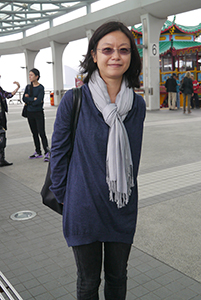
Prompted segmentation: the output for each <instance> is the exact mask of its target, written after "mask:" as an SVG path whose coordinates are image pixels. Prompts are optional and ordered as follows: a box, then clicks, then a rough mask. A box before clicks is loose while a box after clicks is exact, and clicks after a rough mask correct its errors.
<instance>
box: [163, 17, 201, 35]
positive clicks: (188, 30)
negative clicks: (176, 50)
mask: <svg viewBox="0 0 201 300" xmlns="http://www.w3.org/2000/svg"><path fill="white" fill-rule="evenodd" d="M172 26H175V27H176V28H177V29H178V30H179V31H181V32H183V33H196V32H198V31H200V30H201V23H200V24H198V25H196V26H183V25H180V24H177V23H174V20H173V21H172V22H171V21H169V20H167V21H166V22H165V24H164V25H163V27H162V29H161V33H163V32H165V31H167V30H168V29H169V28H171V27H172Z"/></svg>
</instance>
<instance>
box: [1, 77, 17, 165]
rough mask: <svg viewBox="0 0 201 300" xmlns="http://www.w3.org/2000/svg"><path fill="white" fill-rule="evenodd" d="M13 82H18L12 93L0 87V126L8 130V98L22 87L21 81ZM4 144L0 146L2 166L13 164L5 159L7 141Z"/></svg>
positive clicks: (15, 82)
mask: <svg viewBox="0 0 201 300" xmlns="http://www.w3.org/2000/svg"><path fill="white" fill-rule="evenodd" d="M13 83H14V84H17V88H16V89H15V90H14V91H13V92H11V93H9V92H6V91H4V90H3V89H2V87H0V128H2V129H4V130H5V131H6V130H7V119H6V113H7V112H8V105H7V102H6V99H9V98H12V97H13V96H14V95H15V94H16V93H17V91H18V90H19V88H20V84H19V82H17V81H14V82H13ZM5 139H6V137H5ZM3 146H4V147H1V148H0V167H5V166H11V165H12V164H13V163H9V162H8V161H6V160H5V148H6V142H5V144H4V145H3Z"/></svg>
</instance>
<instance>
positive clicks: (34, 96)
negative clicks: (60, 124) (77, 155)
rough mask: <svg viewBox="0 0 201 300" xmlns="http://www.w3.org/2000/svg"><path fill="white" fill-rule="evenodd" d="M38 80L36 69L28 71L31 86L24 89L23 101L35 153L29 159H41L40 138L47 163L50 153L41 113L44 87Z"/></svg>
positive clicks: (42, 112) (38, 73)
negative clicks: (25, 106)
mask: <svg viewBox="0 0 201 300" xmlns="http://www.w3.org/2000/svg"><path fill="white" fill-rule="evenodd" d="M39 78H40V72H39V70H38V69H35V68H34V69H32V70H30V72H29V80H30V83H31V84H28V85H27V86H26V88H25V91H24V95H23V101H24V102H25V103H26V104H27V118H28V123H29V127H30V129H31V132H32V135H33V140H34V145H35V152H34V154H33V155H31V156H30V157H29V158H30V159H34V158H41V157H43V155H42V152H41V146H40V140H39V136H40V138H41V141H42V145H43V149H44V153H45V158H44V161H45V162H47V161H49V157H50V153H49V148H48V141H47V137H46V133H45V118H44V111H43V104H44V101H43V99H44V86H43V85H42V84H40V83H39V82H38V80H39Z"/></svg>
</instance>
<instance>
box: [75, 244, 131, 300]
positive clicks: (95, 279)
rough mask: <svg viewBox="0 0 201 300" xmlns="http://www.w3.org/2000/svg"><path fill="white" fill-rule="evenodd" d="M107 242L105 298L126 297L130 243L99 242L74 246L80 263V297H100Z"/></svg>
mask: <svg viewBox="0 0 201 300" xmlns="http://www.w3.org/2000/svg"><path fill="white" fill-rule="evenodd" d="M103 245H104V272H105V287H104V293H105V299H106V300H125V299H126V289H127V262H128V257H129V253H130V249H131V245H130V244H124V243H111V242H107V243H101V242H95V243H92V244H89V245H82V246H76V247H73V252H74V256H75V261H76V264H77V275H78V278H77V300H98V299H99V296H98V289H99V285H100V282H101V279H100V275H101V268H102V256H103V249H102V246H103Z"/></svg>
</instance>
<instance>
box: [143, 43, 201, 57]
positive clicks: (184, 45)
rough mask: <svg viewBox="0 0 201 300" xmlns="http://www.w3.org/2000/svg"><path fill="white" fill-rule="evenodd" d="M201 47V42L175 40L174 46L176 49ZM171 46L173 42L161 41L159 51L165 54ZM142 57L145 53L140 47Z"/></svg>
mask: <svg viewBox="0 0 201 300" xmlns="http://www.w3.org/2000/svg"><path fill="white" fill-rule="evenodd" d="M199 46H200V47H201V43H199V42H182V41H174V42H173V48H174V49H175V50H179V49H184V48H192V47H199ZM170 48H171V42H160V43H159V53H160V55H161V54H164V53H166V52H167V51H168V50H169V49H170ZM138 52H139V54H140V57H142V55H143V49H138Z"/></svg>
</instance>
